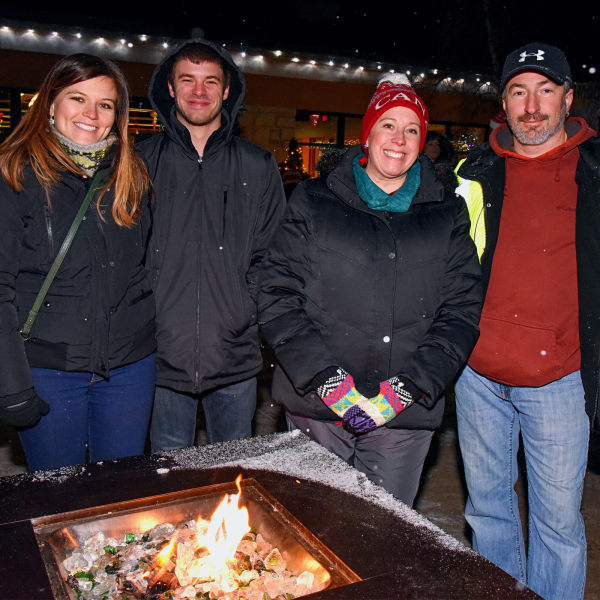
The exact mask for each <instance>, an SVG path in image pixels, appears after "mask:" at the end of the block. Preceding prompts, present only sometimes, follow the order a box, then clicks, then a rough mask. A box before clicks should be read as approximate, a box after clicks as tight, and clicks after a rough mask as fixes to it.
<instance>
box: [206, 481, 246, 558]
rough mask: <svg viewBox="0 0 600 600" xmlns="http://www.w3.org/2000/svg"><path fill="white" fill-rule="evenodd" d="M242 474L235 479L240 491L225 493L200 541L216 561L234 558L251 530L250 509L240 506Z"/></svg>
mask: <svg viewBox="0 0 600 600" xmlns="http://www.w3.org/2000/svg"><path fill="white" fill-rule="evenodd" d="M241 480H242V476H241V475H238V477H237V479H236V480H235V485H236V486H237V489H238V493H237V494H235V495H233V496H231V497H228V496H227V495H225V496H224V497H223V500H222V501H221V503H220V504H219V506H217V509H216V510H215V512H214V513H213V514H212V516H211V518H210V523H209V526H208V530H207V532H206V534H205V535H204V538H202V539H201V540H200V541H199V545H200V546H206V548H207V549H208V551H209V552H210V555H211V558H212V559H213V560H214V561H215V562H220V563H226V562H227V561H228V560H231V559H233V555H234V554H235V550H236V548H237V546H238V544H239V543H240V542H241V540H242V538H243V537H244V535H246V533H248V531H250V524H249V519H250V516H249V514H248V509H247V508H246V507H240V506H239V502H240V497H241V495H242V488H241V485H240V482H241Z"/></svg>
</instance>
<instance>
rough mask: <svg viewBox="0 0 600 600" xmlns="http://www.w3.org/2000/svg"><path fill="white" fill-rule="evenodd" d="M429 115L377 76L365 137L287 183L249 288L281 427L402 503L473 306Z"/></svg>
mask: <svg viewBox="0 0 600 600" xmlns="http://www.w3.org/2000/svg"><path fill="white" fill-rule="evenodd" d="M427 124H428V113H427V109H426V107H425V105H424V104H423V101H422V100H421V99H420V98H419V97H418V96H417V95H416V94H415V92H414V90H413V89H412V87H411V86H410V83H409V81H408V79H407V78H406V76H404V75H400V74H393V75H387V76H386V77H384V78H383V79H382V80H381V81H380V83H379V86H378V88H377V90H376V92H375V95H374V96H373V98H372V100H371V102H370V104H369V107H368V109H367V112H366V114H365V117H364V119H363V126H362V143H361V144H360V145H357V146H355V147H354V148H351V149H349V150H348V151H347V152H346V153H345V154H344V155H343V156H342V157H341V160H340V162H339V165H338V166H337V167H336V168H335V169H334V170H333V171H332V172H331V173H330V174H329V176H328V177H327V179H324V178H322V177H319V178H317V179H311V180H308V181H305V182H303V183H302V184H300V185H299V186H298V188H296V191H295V192H294V194H293V195H292V197H291V199H290V201H289V203H288V208H287V212H286V215H285V217H284V219H283V221H282V222H281V224H280V225H279V227H278V229H277V230H276V232H275V234H274V236H273V240H272V242H271V245H270V247H269V253H268V256H267V258H266V260H265V261H264V264H263V268H262V271H261V277H260V287H259V295H258V306H259V319H260V325H261V329H262V331H263V333H264V336H265V338H266V339H267V341H268V342H269V344H271V346H272V347H273V349H274V350H275V354H276V355H277V359H278V365H277V368H276V370H275V374H274V378H273V398H274V399H275V400H276V401H277V402H279V403H281V404H283V405H284V407H285V409H286V412H287V419H288V425H289V426H290V428H299V429H301V430H302V431H304V432H306V434H307V435H309V436H310V437H311V438H313V439H314V440H316V441H318V442H319V443H321V444H322V445H323V446H325V447H326V448H328V449H329V450H331V451H332V452H334V453H336V454H337V455H338V456H340V457H342V458H343V459H344V460H346V461H347V462H348V463H349V464H351V465H353V466H355V467H356V468H357V469H358V470H360V471H361V472H363V473H365V474H366V475H367V476H368V477H369V478H370V479H371V480H372V481H374V482H375V483H377V484H380V485H382V486H383V487H384V488H385V489H387V490H388V491H389V492H391V493H392V494H394V495H395V496H396V497H397V498H399V499H400V500H402V501H403V502H405V503H406V504H408V505H412V503H413V501H414V498H415V495H416V493H417V490H418V486H419V479H420V475H421V470H422V468H423V462H424V460H425V456H426V454H427V451H428V449H429V445H430V442H431V437H432V435H433V431H434V430H435V429H436V427H438V426H439V425H440V423H441V420H442V416H443V412H444V400H443V395H444V390H445V388H446V386H447V385H448V384H449V383H450V382H451V381H452V378H453V377H454V376H455V375H456V373H457V372H458V370H459V369H460V368H461V367H462V366H463V364H464V362H465V361H466V359H467V357H468V355H469V353H470V351H471V349H472V348H473V346H474V344H475V342H476V340H477V336H478V328H477V322H478V320H479V313H480V305H481V281H480V274H479V263H478V261H477V255H476V253H475V247H474V244H473V242H472V240H471V239H470V237H469V218H468V214H467V210H466V207H465V204H464V201H463V200H462V199H459V198H458V197H457V196H456V195H455V194H453V193H452V192H450V191H449V190H447V189H445V188H444V186H443V184H442V182H441V181H440V180H439V179H438V178H437V176H436V172H435V169H434V167H433V165H432V163H431V161H430V160H429V159H428V158H427V157H424V156H421V157H419V153H420V152H421V151H422V149H423V144H424V142H425V134H426V132H427Z"/></svg>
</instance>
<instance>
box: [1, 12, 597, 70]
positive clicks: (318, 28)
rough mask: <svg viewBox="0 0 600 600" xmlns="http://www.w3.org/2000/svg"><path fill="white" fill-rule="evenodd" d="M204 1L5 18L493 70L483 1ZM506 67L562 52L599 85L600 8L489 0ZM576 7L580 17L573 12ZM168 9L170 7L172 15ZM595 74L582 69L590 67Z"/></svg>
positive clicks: (574, 67) (13, 14) (16, 14)
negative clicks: (527, 52)
mask: <svg viewBox="0 0 600 600" xmlns="http://www.w3.org/2000/svg"><path fill="white" fill-rule="evenodd" d="M383 4H384V3H382V2H379V3H374V2H367V1H365V0H363V1H361V2H357V1H355V0H344V1H341V0H333V1H329V2H326V1H317V0H291V1H290V0H287V1H286V0H283V1H281V2H272V1H270V0H268V1H264V2H239V1H238V2H236V3H232V2H231V1H223V0H221V1H219V0H210V1H209V2H207V1H202V0H196V1H194V2H190V1H188V0H184V1H183V2H162V3H156V5H157V6H162V7H163V8H161V9H159V10H152V9H151V8H150V6H151V5H150V3H148V2H144V0H140V1H138V2H135V3H134V2H130V1H123V0H121V1H118V0H104V1H102V0H101V1H96V2H89V3H76V2H72V1H71V2H66V1H63V0H53V1H52V2H48V1H47V0H46V1H44V2H39V1H37V0H32V1H31V2H27V3H25V2H24V3H23V4H22V6H20V7H19V6H16V3H15V5H13V7H7V6H4V7H3V8H2V9H0V17H5V18H10V19H18V20H30V21H36V22H42V23H52V24H57V25H69V26H79V27H89V28H93V29H106V30H114V31H122V32H127V33H136V34H142V33H145V34H148V35H155V36H167V37H178V38H184V37H188V36H189V32H190V29H191V27H194V26H197V27H202V28H203V29H204V31H205V34H206V37H207V38H208V39H211V40H213V41H216V42H220V43H228V44H247V45H249V46H258V47H263V48H267V49H269V48H271V49H281V50H299V51H308V52H310V51H314V52H317V53H323V54H329V53H332V54H334V55H343V56H347V57H356V58H357V59H372V60H381V61H390V62H400V63H403V62H406V63H409V64H413V65H414V66H422V67H429V68H438V69H447V68H450V69H452V70H472V71H481V72H487V73H490V72H491V59H490V50H489V44H488V35H487V30H486V21H485V17H484V9H483V1H482V0H453V1H452V0H448V1H446V2H441V1H439V0H429V1H427V2H419V1H415V0H413V1H412V2H403V1H402V0H400V1H398V0H396V1H395V2H386V3H385V4H386V5H387V6H388V7H389V8H385V9H384V8H383V7H382V6H383ZM489 5H490V16H491V23H492V28H493V36H494V37H495V39H496V44H497V49H498V55H499V57H500V63H502V62H503V60H504V57H505V56H506V53H507V52H510V51H511V50H514V49H516V48H518V47H519V46H522V45H523V44H525V43H527V42H535V41H539V42H545V43H549V44H553V45H557V46H559V47H560V48H561V49H562V50H563V51H564V52H565V53H566V55H567V58H568V60H569V62H570V64H571V68H572V70H573V75H574V79H575V80H576V81H593V80H598V79H599V78H600V76H599V74H598V73H597V74H596V75H595V76H592V75H590V74H589V72H588V69H589V67H591V66H595V67H597V68H598V69H599V71H600V50H599V49H598V38H599V37H600V36H599V32H600V2H594V3H591V2H590V3H589V8H586V7H587V6H588V5H587V4H586V3H585V2H583V3H582V2H581V1H580V2H573V3H571V5H569V4H567V3H562V4H556V3H553V4H552V6H553V7H557V8H551V4H550V3H549V2H548V1H547V0H546V2H531V1H530V2H523V1H522V0H520V1H517V0H489ZM570 6H572V7H573V8H572V10H571V9H570ZM167 7H168V8H167ZM583 64H586V65H587V68H586V69H583V68H582V65H583Z"/></svg>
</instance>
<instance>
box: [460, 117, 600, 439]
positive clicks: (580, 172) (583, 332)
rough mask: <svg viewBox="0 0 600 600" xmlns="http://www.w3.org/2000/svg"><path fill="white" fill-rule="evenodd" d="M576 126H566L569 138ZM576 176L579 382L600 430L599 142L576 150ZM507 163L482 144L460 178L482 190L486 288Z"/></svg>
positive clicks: (461, 171)
mask: <svg viewBox="0 0 600 600" xmlns="http://www.w3.org/2000/svg"><path fill="white" fill-rule="evenodd" d="M577 127H578V125H577V124H576V123H574V122H573V121H570V122H569V121H567V123H566V129H567V134H568V135H569V136H571V135H574V134H575V132H576V131H577ZM578 149H579V154H580V158H579V162H578V163H577V171H576V173H575V182H576V183H577V189H578V191H577V212H576V213H575V248H576V253H577V289H578V295H579V339H580V344H581V380H582V382H583V387H584V390H585V408H586V412H587V414H588V416H589V417H590V421H591V425H592V427H593V428H594V429H596V430H599V431H600V411H599V410H598V409H599V408H600V381H599V380H600V277H598V267H599V265H600V219H599V218H598V215H600V138H597V137H594V138H592V139H589V140H587V141H585V142H583V144H581V145H580V146H578ZM505 162H506V161H505V159H504V158H503V157H500V156H498V155H497V154H496V153H495V152H494V151H493V150H492V149H491V147H490V144H489V143H488V142H486V143H485V144H482V145H481V146H479V147H477V148H475V150H473V151H472V152H470V153H469V156H468V157H467V160H466V161H465V162H464V163H463V165H462V166H461V168H460V169H459V175H460V176H461V177H466V178H467V179H473V180H475V181H478V182H479V183H480V184H481V186H482V188H483V198H484V204H483V208H484V214H485V225H486V247H485V252H484V253H483V255H482V257H481V270H482V280H483V284H484V288H485V289H486V290H487V286H488V283H489V280H490V274H491V272H492V262H493V258H494V251H495V249H496V243H497V242H498V235H499V232H500V218H501V214H502V204H503V199H504V180H505V176H506V167H505Z"/></svg>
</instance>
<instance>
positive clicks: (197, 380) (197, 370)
mask: <svg viewBox="0 0 600 600" xmlns="http://www.w3.org/2000/svg"><path fill="white" fill-rule="evenodd" d="M198 185H200V186H201V185H202V157H201V156H200V157H199V158H198ZM197 207H198V233H199V235H198V238H197V239H198V242H197V246H196V364H195V381H194V384H195V389H194V391H195V392H196V393H197V392H198V391H199V387H200V385H199V384H200V250H201V248H200V246H201V244H202V235H200V233H201V231H202V202H198V203H197Z"/></svg>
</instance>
